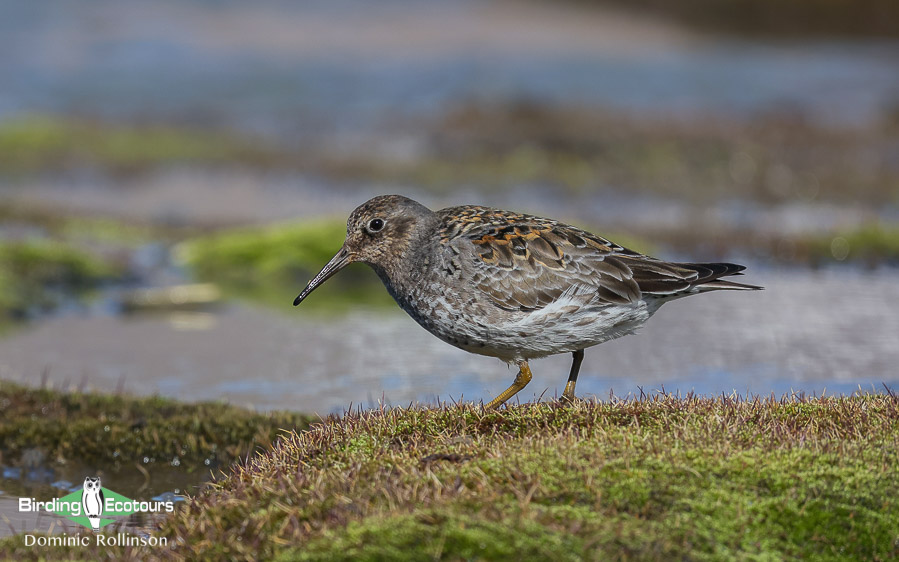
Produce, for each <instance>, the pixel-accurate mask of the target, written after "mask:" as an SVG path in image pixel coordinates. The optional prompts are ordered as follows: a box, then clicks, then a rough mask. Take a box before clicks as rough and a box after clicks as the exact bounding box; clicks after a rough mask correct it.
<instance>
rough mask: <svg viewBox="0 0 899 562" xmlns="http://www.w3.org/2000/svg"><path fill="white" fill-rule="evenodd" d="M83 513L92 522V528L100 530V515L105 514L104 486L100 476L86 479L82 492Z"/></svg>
mask: <svg viewBox="0 0 899 562" xmlns="http://www.w3.org/2000/svg"><path fill="white" fill-rule="evenodd" d="M81 513H83V514H84V515H86V516H87V518H88V520H89V521H90V522H91V529H93V530H94V531H99V530H100V517H101V516H102V515H103V488H101V487H100V477H99V476H97V477H90V476H88V477H87V478H85V479H84V491H83V492H81Z"/></svg>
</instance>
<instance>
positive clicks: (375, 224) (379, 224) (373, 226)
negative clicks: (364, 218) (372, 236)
mask: <svg viewBox="0 0 899 562" xmlns="http://www.w3.org/2000/svg"><path fill="white" fill-rule="evenodd" d="M383 228H384V221H383V220H382V219H371V220H370V221H369V222H368V231H369V232H378V231H380V230H381V229H383Z"/></svg>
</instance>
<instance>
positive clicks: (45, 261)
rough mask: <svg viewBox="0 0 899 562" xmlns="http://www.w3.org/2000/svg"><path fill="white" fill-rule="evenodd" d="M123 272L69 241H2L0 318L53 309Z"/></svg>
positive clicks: (0, 256) (0, 258) (0, 247)
mask: <svg viewBox="0 0 899 562" xmlns="http://www.w3.org/2000/svg"><path fill="white" fill-rule="evenodd" d="M120 274H121V270H120V268H119V267H117V266H116V265H115V264H113V263H111V262H109V261H106V260H103V259H101V258H99V257H97V256H94V255H93V254H90V253H88V252H86V251H84V250H80V249H78V248H75V247H73V246H71V245H69V244H65V243H62V242H58V241H54V240H48V239H34V240H24V241H12V242H3V241H0V317H2V316H6V317H9V316H13V315H18V314H22V313H24V312H25V311H26V310H27V309H29V308H32V307H41V308H49V307H52V306H54V305H55V304H57V302H58V301H59V299H60V297H61V296H62V295H66V294H74V293H77V292H79V291H84V290H87V289H90V288H92V287H94V286H96V285H97V284H99V283H102V282H104V281H108V280H110V279H113V278H115V277H117V276H119V275H120Z"/></svg>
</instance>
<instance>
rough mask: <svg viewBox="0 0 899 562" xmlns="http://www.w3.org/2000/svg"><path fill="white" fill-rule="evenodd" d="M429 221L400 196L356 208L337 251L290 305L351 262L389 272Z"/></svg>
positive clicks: (428, 216) (427, 211)
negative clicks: (341, 244)
mask: <svg viewBox="0 0 899 562" xmlns="http://www.w3.org/2000/svg"><path fill="white" fill-rule="evenodd" d="M433 217H434V213H433V212H431V210H430V209H428V208H427V207H425V206H424V205H421V204H420V203H417V202H416V201H413V200H412V199H409V198H408V197H403V196H402V195H380V196H378V197H375V198H373V199H369V200H368V201H366V202H365V203H363V204H362V205H360V206H358V207H356V210H354V211H353V212H352V213H351V214H350V218H349V219H347V223H346V240H344V242H343V246H342V247H341V248H340V251H338V252H337V254H336V255H335V256H334V257H333V258H331V261H329V262H328V263H327V264H326V265H325V267H323V268H322V270H321V271H320V272H319V273H318V275H316V276H315V277H313V278H312V280H311V281H309V284H308V285H306V288H305V289H303V292H301V293H300V295H299V296H298V297H297V298H296V300H294V301H293V305H294V306H296V305H298V304H300V303H301V302H303V300H304V299H305V298H306V297H307V296H308V295H309V293H311V292H312V291H314V290H315V288H316V287H318V286H319V285H321V284H322V283H324V282H325V281H327V280H328V279H329V278H330V277H331V276H332V275H334V274H335V273H337V272H338V271H340V270H341V269H343V268H344V267H346V266H347V265H349V264H351V263H353V262H362V263H366V264H368V265H370V266H372V267H373V268H374V269H375V271H378V272H379V273H382V272H384V271H388V270H391V269H393V267H394V266H395V265H396V264H397V263H398V261H399V260H400V258H402V256H404V255H405V254H406V253H407V252H408V250H409V248H410V246H411V245H412V243H413V240H414V239H415V237H416V235H417V234H418V233H419V232H420V231H421V229H422V228H426V225H427V224H428V222H429V221H430V219H432V218H433Z"/></svg>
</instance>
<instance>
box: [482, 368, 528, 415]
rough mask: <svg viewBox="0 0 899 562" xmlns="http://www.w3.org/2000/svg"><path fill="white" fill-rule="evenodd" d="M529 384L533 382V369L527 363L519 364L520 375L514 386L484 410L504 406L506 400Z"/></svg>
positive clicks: (516, 378)
mask: <svg viewBox="0 0 899 562" xmlns="http://www.w3.org/2000/svg"><path fill="white" fill-rule="evenodd" d="M529 382H531V368H530V367H529V366H528V362H527V361H522V362H521V363H519V364H518V374H517V375H516V376H515V382H513V383H512V386H510V387H509V388H507V389H506V390H504V391H502V393H501V394H500V395H499V396H497V397H496V398H494V399H493V400H491V401H490V402H489V403H488V404H487V405H486V406H484V409H485V410H493V409H495V408H498V407H500V406H502V405H503V404H505V403H506V400H508V399H509V398H512V397H513V396H515V395H516V394H518V391H520V390H521V389H522V388H524V387H526V386H527V385H528V383H529Z"/></svg>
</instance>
